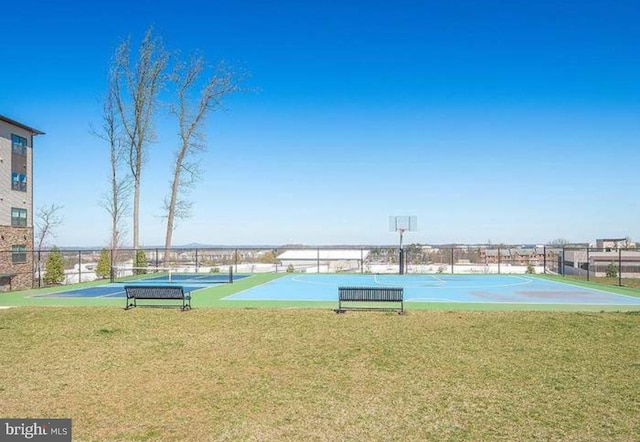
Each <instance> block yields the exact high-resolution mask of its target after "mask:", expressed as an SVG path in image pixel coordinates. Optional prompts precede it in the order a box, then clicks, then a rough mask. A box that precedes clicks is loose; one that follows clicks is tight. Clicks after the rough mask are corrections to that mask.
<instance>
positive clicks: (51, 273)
mask: <svg viewBox="0 0 640 442" xmlns="http://www.w3.org/2000/svg"><path fill="white" fill-rule="evenodd" d="M62 281H64V258H63V257H62V253H60V249H58V248H57V247H54V248H53V249H51V251H50V252H49V256H48V257H47V263H46V270H45V272H44V282H45V284H60V283H61V282H62Z"/></svg>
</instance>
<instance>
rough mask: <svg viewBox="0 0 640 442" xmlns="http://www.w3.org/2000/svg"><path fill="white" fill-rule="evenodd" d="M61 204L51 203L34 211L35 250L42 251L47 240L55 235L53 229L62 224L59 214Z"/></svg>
mask: <svg viewBox="0 0 640 442" xmlns="http://www.w3.org/2000/svg"><path fill="white" fill-rule="evenodd" d="M60 210H62V206H59V205H57V204H55V203H52V204H51V205H50V206H47V207H42V208H40V209H38V211H37V213H36V235H35V238H36V250H38V251H42V248H43V247H44V246H46V245H47V241H48V240H50V239H53V238H55V237H56V234H55V230H56V228H58V227H59V226H61V225H62V222H63V218H62V216H61V215H60V214H59V212H60Z"/></svg>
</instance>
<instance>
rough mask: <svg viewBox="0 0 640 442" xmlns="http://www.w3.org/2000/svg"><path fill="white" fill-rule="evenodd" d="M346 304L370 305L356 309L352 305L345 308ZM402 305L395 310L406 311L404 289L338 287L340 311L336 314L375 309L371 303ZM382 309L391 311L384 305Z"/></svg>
mask: <svg viewBox="0 0 640 442" xmlns="http://www.w3.org/2000/svg"><path fill="white" fill-rule="evenodd" d="M343 302H346V303H360V302H362V303H369V305H367V306H360V307H356V306H353V305H350V306H349V307H345V306H343V305H342V303H343ZM391 302H393V303H400V307H399V308H396V309H393V310H399V312H400V313H402V312H403V311H404V289H403V288H400V287H338V309H337V310H336V312H338V313H341V312H343V311H344V309H345V308H350V309H356V308H359V309H375V307H374V306H373V305H371V303H391ZM379 308H381V309H389V307H388V306H386V305H384V306H382V307H379Z"/></svg>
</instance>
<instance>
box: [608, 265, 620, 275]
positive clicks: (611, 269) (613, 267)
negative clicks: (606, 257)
mask: <svg viewBox="0 0 640 442" xmlns="http://www.w3.org/2000/svg"><path fill="white" fill-rule="evenodd" d="M617 277H618V266H616V265H615V264H614V263H610V264H609V265H608V266H607V278H617Z"/></svg>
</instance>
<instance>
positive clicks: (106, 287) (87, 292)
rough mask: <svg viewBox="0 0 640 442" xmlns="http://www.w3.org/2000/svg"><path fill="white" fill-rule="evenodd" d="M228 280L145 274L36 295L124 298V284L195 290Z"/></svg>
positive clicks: (236, 277)
mask: <svg viewBox="0 0 640 442" xmlns="http://www.w3.org/2000/svg"><path fill="white" fill-rule="evenodd" d="M247 276H249V275H234V277H233V278H234V280H239V279H243V278H246V277H247ZM228 281H229V276H228V275H225V274H176V275H172V276H171V280H169V277H167V276H163V275H152V276H148V275H145V278H144V279H136V280H132V281H128V282H116V283H112V284H103V285H99V286H94V287H84V288H80V289H74V290H67V291H64V292H56V293H49V294H46V295H38V296H46V297H55V298H124V297H125V292H124V286H125V285H179V286H181V287H182V289H183V290H184V291H185V292H195V291H196V290H200V289H204V288H207V287H211V286H212V285H218V284H224V283H227V282H228Z"/></svg>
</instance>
